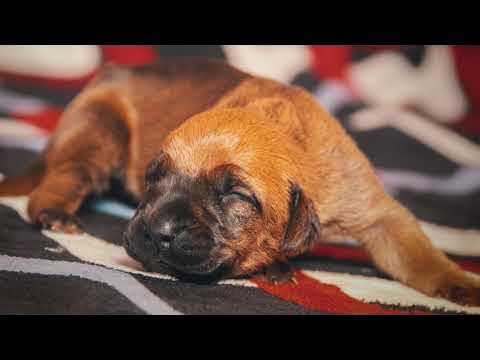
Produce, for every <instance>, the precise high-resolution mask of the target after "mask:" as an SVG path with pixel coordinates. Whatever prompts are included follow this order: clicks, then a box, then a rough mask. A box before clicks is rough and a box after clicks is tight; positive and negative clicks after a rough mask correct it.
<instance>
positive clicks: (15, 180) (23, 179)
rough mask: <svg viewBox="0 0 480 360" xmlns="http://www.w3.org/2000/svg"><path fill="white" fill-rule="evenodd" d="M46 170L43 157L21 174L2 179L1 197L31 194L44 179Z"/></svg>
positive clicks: (0, 182) (0, 186) (0, 183)
mask: <svg viewBox="0 0 480 360" xmlns="http://www.w3.org/2000/svg"><path fill="white" fill-rule="evenodd" d="M45 171H46V166H45V162H44V161H43V159H40V160H38V161H36V162H35V163H34V164H33V165H32V166H31V167H29V168H28V170H27V171H26V172H25V173H24V174H22V175H19V176H12V177H7V178H5V179H4V180H3V181H2V180H0V197H6V196H23V195H28V194H30V193H31V192H32V191H33V190H34V189H35V188H36V187H37V186H38V185H39V184H40V182H41V181H42V179H43V176H44V174H45Z"/></svg>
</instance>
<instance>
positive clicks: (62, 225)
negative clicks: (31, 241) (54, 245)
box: [36, 209, 84, 234]
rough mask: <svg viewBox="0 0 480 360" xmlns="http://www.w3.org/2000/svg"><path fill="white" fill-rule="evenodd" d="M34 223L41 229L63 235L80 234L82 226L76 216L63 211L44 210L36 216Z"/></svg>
mask: <svg viewBox="0 0 480 360" xmlns="http://www.w3.org/2000/svg"><path fill="white" fill-rule="evenodd" d="M36 223H37V224H38V225H40V227H41V228H42V229H45V230H50V231H54V232H58V233H65V234H82V233H83V232H84V231H83V230H82V225H81V223H80V221H79V220H78V219H77V217H76V216H74V215H70V214H67V213H65V212H63V211H59V210H54V209H45V210H42V211H41V212H40V214H39V215H38V216H37V219H36Z"/></svg>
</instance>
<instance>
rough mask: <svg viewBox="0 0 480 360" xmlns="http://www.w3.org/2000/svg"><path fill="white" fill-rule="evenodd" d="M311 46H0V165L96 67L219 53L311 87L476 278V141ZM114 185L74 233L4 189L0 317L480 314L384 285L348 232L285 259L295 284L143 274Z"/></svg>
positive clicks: (25, 151) (53, 116)
mask: <svg viewBox="0 0 480 360" xmlns="http://www.w3.org/2000/svg"><path fill="white" fill-rule="evenodd" d="M48 47H50V46H48ZM310 50H311V49H308V48H307V47H303V46H285V47H282V48H278V47H275V46H274V47H271V48H269V49H266V48H265V47H263V46H258V47H257V48H255V47H253V48H252V47H250V46H246V47H244V48H242V47H238V48H235V47H233V46H213V45H212V46H210V45H200V46H194V45H151V46H150V45H148V46H77V47H71V48H70V47H66V48H58V47H50V48H36V47H32V48H24V47H23V46H21V47H19V48H12V47H10V46H6V47H3V48H2V47H1V46H0V173H1V174H3V176H10V175H16V174H18V173H20V172H22V170H24V169H25V168H26V167H27V166H28V165H29V164H30V163H31V162H32V161H33V160H34V159H35V157H36V155H37V154H38V152H39V151H41V150H42V149H43V148H44V146H45V144H46V143H47V141H48V137H49V136H50V134H51V133H52V131H53V130H54V129H55V126H56V124H57V121H58V118H59V116H60V115H61V112H62V109H63V108H64V107H65V106H66V105H67V103H68V102H69V101H70V100H71V99H72V98H73V97H74V96H75V94H77V93H78V92H79V91H80V89H81V88H82V86H84V85H85V83H86V82H87V81H88V79H90V78H91V77H92V76H93V75H94V74H95V72H96V71H97V70H98V66H99V65H100V64H101V63H102V62H105V61H112V62H117V63H123V64H133V63H146V62H152V61H155V59H157V58H158V57H162V56H170V55H198V54H200V55H208V56H215V57H224V58H227V59H228V60H229V61H230V62H232V63H233V64H235V65H237V66H239V67H243V68H246V69H248V70H249V71H252V72H256V73H259V74H262V75H266V76H270V77H273V78H276V79H278V80H280V81H283V82H289V83H295V84H297V85H299V86H303V87H305V88H307V89H308V90H310V91H311V92H312V94H314V96H316V97H317V98H318V100H319V101H320V102H321V103H322V104H323V105H324V106H326V107H327V108H328V109H329V110H330V111H331V112H332V113H333V114H334V115H335V116H336V117H337V118H338V119H339V121H341V122H342V124H343V125H344V126H345V128H346V129H347V131H348V132H349V133H350V135H352V137H353V138H354V139H355V140H356V142H357V143H358V145H359V147H360V148H361V149H362V150H363V151H364V152H365V153H366V155H367V156H368V157H369V158H370V160H371V161H372V163H373V165H374V166H375V169H376V171H377V173H378V175H379V178H380V179H381V181H382V182H383V183H384V185H385V188H386V189H387V191H388V192H389V193H390V194H391V195H392V196H394V197H395V198H397V199H398V200H399V201H400V202H401V203H402V204H404V205H405V206H407V207H408V208H409V209H411V210H412V211H413V212H414V213H415V215H416V216H417V217H418V218H419V219H420V220H421V221H422V227H423V229H424V230H425V232H426V233H427V234H428V235H429V237H430V238H431V239H432V241H433V242H434V244H435V245H436V246H438V247H439V248H441V249H442V250H444V251H446V252H447V253H448V255H449V256H450V257H451V258H452V259H454V260H455V261H456V262H457V263H458V264H459V265H460V266H461V267H463V268H464V269H466V270H468V271H471V272H474V273H479V274H480V136H478V135H475V133H470V134H469V135H465V134H462V135H460V134H459V132H457V131H454V130H452V128H451V127H446V126H444V125H440V124H439V123H438V122H435V121H432V119H430V118H429V117H428V116H426V115H425V113H423V112H418V111H417V112H415V111H414V112H412V111H408V112H407V111H403V110H400V109H398V108H395V109H392V108H391V107H382V106H367V102H366V101H364V100H365V99H364V98H362V96H361V94H360V95H359V94H358V93H356V92H355V91H353V90H352V88H351V87H350V86H349V84H348V82H342V81H339V80H338V79H336V80H332V79H331V78H322V77H321V76H319V74H318V72H315V70H314V68H313V65H312V62H311V61H312V60H311V57H310V55H309V54H311V52H310ZM32 51H33V52H34V54H35V56H32ZM272 57H274V58H275V59H279V60H278V61H274V62H272V61H271V60H272ZM32 59H33V60H32ZM252 64H256V66H254V65H252ZM0 177H1V176H0ZM116 190H117V189H116V188H115V187H113V188H112V189H111V190H110V191H109V193H107V194H104V195H102V196H100V197H91V198H89V199H88V201H87V202H86V203H85V204H84V206H83V207H82V209H81V210H80V214H79V217H80V219H81V220H82V222H83V223H84V224H85V229H86V233H85V234H84V235H80V236H78V235H64V234H58V233H52V232H49V231H42V232H40V231H39V230H38V229H36V228H34V227H33V226H32V225H31V224H29V222H28V218H27V217H26V215H25V208H26V204H27V198H25V197H15V198H0V314H169V315H170V314H171V315H173V314H301V315H307V314H454V313H462V314H480V308H474V307H462V306H459V305H455V304H452V303H450V302H448V301H445V300H441V299H434V298H430V297H427V296H425V295H422V294H421V293H419V292H417V291H415V290H413V289H410V288H408V287H406V286H403V285H402V284H400V283H398V282H396V281H393V280H392V279H390V278H389V277H388V276H387V275H385V274H383V273H382V272H380V271H378V270H377V269H376V268H375V267H374V266H373V265H372V263H371V261H370V259H369V257H368V255H367V254H366V253H365V252H364V251H363V250H362V249H361V248H359V247H358V246H357V244H356V242H355V239H351V240H345V242H343V243H339V244H336V245H328V246H327V245H319V246H317V247H316V248H314V249H313V250H312V251H311V252H310V253H309V254H306V255H304V256H302V257H300V258H298V259H295V260H294V262H293V265H294V267H295V269H296V270H295V271H296V277H297V280H298V281H297V283H296V284H293V283H291V284H283V285H271V284H269V283H266V282H264V281H262V280H261V279H258V278H254V279H248V280H247V279H246V280H225V281H222V282H220V283H216V284H194V283H187V282H181V281H178V280H177V279H175V278H171V277H169V276H167V275H164V274H158V273H147V272H144V271H143V269H142V267H141V266H140V265H139V264H138V263H136V262H135V261H133V260H132V259H130V258H129V257H128V256H127V255H126V253H125V251H124V249H123V248H122V246H121V239H122V232H123V231H124V229H125V227H126V223H127V221H128V219H129V218H130V217H131V216H132V213H133V211H134V208H133V206H132V204H130V203H128V202H127V201H125V200H123V199H122V197H121V196H119V192H118V191H116Z"/></svg>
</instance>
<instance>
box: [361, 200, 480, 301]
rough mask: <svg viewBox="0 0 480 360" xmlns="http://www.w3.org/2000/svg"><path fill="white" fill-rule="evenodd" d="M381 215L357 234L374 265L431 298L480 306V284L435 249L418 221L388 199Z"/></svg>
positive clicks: (479, 281)
mask: <svg viewBox="0 0 480 360" xmlns="http://www.w3.org/2000/svg"><path fill="white" fill-rule="evenodd" d="M381 206H382V215H381V216H380V217H379V218H378V219H377V220H376V221H374V222H373V223H372V224H371V225H369V226H368V227H366V228H364V229H362V230H360V231H358V232H357V234H356V237H357V238H358V239H359V240H360V241H361V243H362V245H363V246H364V248H365V249H366V250H367V251H368V253H369V254H370V256H371V257H372V259H373V261H374V262H375V264H376V265H377V266H378V267H379V268H380V269H381V270H383V271H384V272H386V273H387V274H389V275H391V276H392V277H393V278H395V279H397V280H399V281H401V282H403V283H405V284H407V285H409V286H411V287H413V288H415V289H417V290H419V291H421V292H423V293H425V294H427V295H429V296H439V297H443V298H445V299H447V300H450V301H453V302H456V303H459V304H463V305H480V280H479V279H478V278H476V277H474V276H472V275H471V274H469V273H467V272H465V271H463V270H462V269H461V268H460V267H459V266H457V265H456V264H455V263H454V262H452V261H450V260H449V259H448V258H447V257H446V256H445V255H444V254H443V253H442V252H441V251H440V250H438V249H436V248H435V247H434V246H433V245H432V244H431V242H430V240H429V239H428V238H427V236H426V235H425V234H424V233H423V231H422V229H421V228H420V226H419V224H418V222H417V220H416V219H415V217H414V216H413V215H412V214H411V213H410V212H409V211H408V210H407V209H405V208H404V207H402V206H401V205H400V204H398V203H397V202H396V201H395V200H393V199H389V198H387V199H386V200H385V203H384V204H383V205H381Z"/></svg>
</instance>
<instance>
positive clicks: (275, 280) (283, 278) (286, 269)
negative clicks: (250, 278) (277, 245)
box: [260, 261, 297, 284]
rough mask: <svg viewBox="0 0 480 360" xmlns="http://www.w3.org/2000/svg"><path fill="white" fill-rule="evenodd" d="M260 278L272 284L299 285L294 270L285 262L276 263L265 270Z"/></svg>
mask: <svg viewBox="0 0 480 360" xmlns="http://www.w3.org/2000/svg"><path fill="white" fill-rule="evenodd" d="M260 276H261V277H262V278H263V279H265V280H266V281H268V282H270V283H272V284H284V283H288V282H291V283H294V284H296V283H297V281H296V279H295V272H294V269H293V268H292V267H291V265H290V264H289V263H288V262H284V261H277V262H274V263H273V264H272V265H270V266H268V267H267V268H265V269H263V270H262V272H261V274H260Z"/></svg>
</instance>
